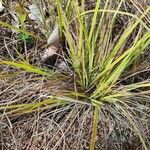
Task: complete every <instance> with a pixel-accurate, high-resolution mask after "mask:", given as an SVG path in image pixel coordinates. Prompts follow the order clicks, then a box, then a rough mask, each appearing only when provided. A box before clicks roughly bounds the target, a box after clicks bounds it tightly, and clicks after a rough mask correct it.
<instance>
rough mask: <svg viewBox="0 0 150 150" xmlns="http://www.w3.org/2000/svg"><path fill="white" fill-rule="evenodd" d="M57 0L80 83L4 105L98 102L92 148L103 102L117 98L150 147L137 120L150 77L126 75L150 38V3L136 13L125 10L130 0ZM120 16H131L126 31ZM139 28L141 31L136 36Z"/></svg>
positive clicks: (31, 107)
mask: <svg viewBox="0 0 150 150" xmlns="http://www.w3.org/2000/svg"><path fill="white" fill-rule="evenodd" d="M55 1H56V6H57V12H58V23H59V27H60V31H61V35H62V36H64V37H65V40H66V42H67V49H68V52H67V54H66V55H68V62H69V63H70V64H71V68H72V70H73V71H74V79H73V82H74V83H75V84H74V85H77V86H76V87H74V89H75V90H74V91H72V90H68V91H62V92H60V93H59V92H58V93H57V92H56V93H55V94H54V95H52V96H51V97H50V99H48V100H43V101H42V102H36V103H28V104H14V105H13V104H12V105H8V106H7V104H3V105H4V106H3V105H2V106H0V109H1V110H5V109H7V110H8V112H7V113H8V114H11V113H12V114H13V113H21V114H23V113H29V112H34V111H37V110H39V109H40V110H44V109H48V108H52V107H53V108H55V107H56V106H60V107H61V106H64V107H65V106H66V105H67V104H69V103H82V102H85V103H87V104H89V103H90V104H91V105H92V106H93V108H94V121H93V133H92V137H91V144H90V149H91V150H94V147H95V142H96V134H97V126H98V121H99V119H101V118H100V116H99V114H100V112H101V110H102V108H103V106H106V107H107V105H111V104H113V105H114V106H115V107H116V108H117V110H118V113H119V115H121V116H123V117H125V118H126V119H127V121H128V122H129V123H130V128H131V130H133V131H134V132H135V133H136V134H137V135H138V136H139V139H140V141H141V143H142V144H143V147H144V149H145V150H148V147H147V145H146V142H147V138H145V137H144V134H143V133H142V129H141V128H140V125H139V124H138V123H137V121H136V118H135V114H136V111H134V109H133V108H134V104H135V103H137V105H136V107H138V104H139V107H140V106H141V105H143V106H145V108H146V109H148V110H149V94H150V90H149V87H150V81H149V80H148V79H147V80H144V81H140V82H137V83H132V82H130V83H128V84H127V85H123V84H122V83H121V78H122V76H123V75H124V74H125V73H126V72H128V70H130V69H132V67H134V66H133V64H134V63H135V61H136V60H137V59H139V57H140V56H141V54H142V53H143V52H144V50H145V49H146V48H147V47H148V46H149V44H150V28H149V27H148V25H147V24H146V22H144V21H143V20H144V19H145V16H146V15H147V14H148V13H149V12H150V7H148V8H147V9H146V10H145V11H144V12H143V14H142V15H140V16H136V15H134V14H132V13H129V12H125V11H122V10H121V6H122V4H123V2H124V0H119V1H118V2H117V6H116V7H115V6H114V4H113V1H109V0H106V2H105V3H103V2H102V1H101V0H97V1H96V4H95V7H94V8H93V9H92V10H86V8H85V2H86V1H85V0H82V1H81V3H79V2H78V1H76V0H73V1H67V2H66V3H65V2H64V1H61V0H55ZM64 3H65V4H64ZM64 5H65V6H66V7H65V8H64V7H63V6H64ZM120 16H122V17H124V16H127V18H128V21H127V23H126V24H124V26H123V27H122V28H121V32H119V33H114V32H115V31H114V28H115V25H116V20H117V19H118V17H120ZM134 32H136V33H137V34H136V35H135V36H134V37H132V36H133V33H134ZM131 38H134V40H131ZM129 42H130V45H128V43H129ZM0 64H3V65H4V64H5V65H12V66H15V67H17V68H22V69H25V70H26V71H27V72H32V73H37V74H39V75H43V76H46V77H47V78H48V79H51V77H53V75H54V74H55V75H58V76H59V74H57V73H54V72H51V73H48V72H45V71H43V70H41V69H39V68H35V67H33V66H31V65H29V64H24V63H16V62H11V61H2V62H0ZM59 77H60V78H59V80H62V77H64V75H63V76H61V75H60V76H59ZM71 79H72V78H71ZM80 88H81V89H82V90H80ZM77 99H78V100H77ZM80 99H82V100H84V101H82V100H80ZM135 101H136V102H135ZM143 101H144V102H143ZM141 103H142V104H141ZM145 103H148V104H146V105H145ZM132 105H133V106H132ZM113 111H114V112H115V110H113ZM111 113H112V114H113V112H111ZM114 114H115V113H114Z"/></svg>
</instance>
